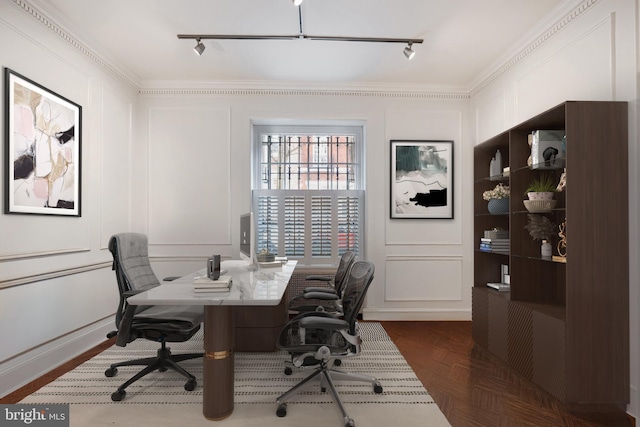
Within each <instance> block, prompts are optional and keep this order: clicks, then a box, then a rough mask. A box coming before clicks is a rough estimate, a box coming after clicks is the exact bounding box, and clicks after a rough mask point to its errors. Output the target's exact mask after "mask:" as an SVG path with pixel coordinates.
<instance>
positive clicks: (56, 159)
mask: <svg viewBox="0 0 640 427" xmlns="http://www.w3.org/2000/svg"><path fill="white" fill-rule="evenodd" d="M4 81H5V86H4V87H5V91H6V93H5V113H6V115H5V127H6V152H5V158H6V161H7V168H6V171H7V176H6V180H5V183H6V189H5V194H6V198H5V213H19V214H43V215H67V216H80V196H81V192H80V184H81V182H80V177H81V174H80V172H81V169H80V160H81V153H80V147H81V141H80V136H81V122H82V107H80V105H78V104H76V103H74V102H72V101H70V100H68V99H66V98H64V97H62V96H60V95H58V94H56V93H54V92H52V91H50V90H49V89H47V88H45V87H44V86H42V85H40V84H38V83H36V82H34V81H32V80H29V79H28V78H26V77H24V76H22V75H20V74H18V73H16V72H14V71H12V70H10V69H8V68H5V79H4Z"/></svg>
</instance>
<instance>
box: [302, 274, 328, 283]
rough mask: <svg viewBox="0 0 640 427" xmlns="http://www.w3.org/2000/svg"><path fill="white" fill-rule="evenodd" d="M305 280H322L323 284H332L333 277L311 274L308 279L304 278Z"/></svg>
mask: <svg viewBox="0 0 640 427" xmlns="http://www.w3.org/2000/svg"><path fill="white" fill-rule="evenodd" d="M304 280H320V281H322V282H330V281H332V280H333V277H331V276H323V275H320V274H311V275H309V276H307V277H305V278H304Z"/></svg>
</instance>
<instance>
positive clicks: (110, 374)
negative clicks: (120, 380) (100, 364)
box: [104, 368, 118, 377]
mask: <svg viewBox="0 0 640 427" xmlns="http://www.w3.org/2000/svg"><path fill="white" fill-rule="evenodd" d="M117 373H118V369H117V368H109V369H107V370H106V371H104V376H105V377H113V376H115V375H116V374H117Z"/></svg>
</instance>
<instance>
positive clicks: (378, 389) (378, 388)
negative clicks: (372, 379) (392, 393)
mask: <svg viewBox="0 0 640 427" xmlns="http://www.w3.org/2000/svg"><path fill="white" fill-rule="evenodd" d="M373 391H374V393H376V394H380V393H382V386H381V385H380V384H379V383H376V384H374V385H373Z"/></svg>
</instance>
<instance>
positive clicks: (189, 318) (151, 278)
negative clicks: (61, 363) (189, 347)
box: [104, 233, 203, 401]
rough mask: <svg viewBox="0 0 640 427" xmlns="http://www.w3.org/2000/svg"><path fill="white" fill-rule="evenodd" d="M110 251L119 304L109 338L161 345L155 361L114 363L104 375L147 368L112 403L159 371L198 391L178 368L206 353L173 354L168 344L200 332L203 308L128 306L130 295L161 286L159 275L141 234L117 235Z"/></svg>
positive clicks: (120, 342)
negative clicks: (179, 377)
mask: <svg viewBox="0 0 640 427" xmlns="http://www.w3.org/2000/svg"><path fill="white" fill-rule="evenodd" d="M109 251H111V254H112V255H113V270H115V272H116V279H117V283H118V290H119V291H120V303H119V304H118V311H117V312H116V328H117V330H116V331H112V332H110V333H109V334H108V335H107V337H108V338H111V337H114V336H116V335H117V339H116V345H118V346H120V347H124V346H126V345H127V344H128V343H130V342H132V341H134V340H135V339H137V338H145V339H148V340H152V341H156V342H159V343H160V349H158V354H157V356H156V357H148V358H144V359H136V360H129V361H126V362H119V363H114V364H113V365H111V366H110V367H109V369H107V370H106V371H105V373H104V374H105V375H106V376H107V377H113V376H114V375H116V373H117V372H118V369H117V368H118V367H120V366H145V368H144V369H143V370H141V371H140V372H138V373H137V374H136V375H134V376H133V377H131V378H130V379H129V380H128V381H126V382H125V383H124V384H122V385H121V386H120V387H118V390H116V391H115V392H114V393H113V394H112V395H111V400H113V401H120V400H122V399H123V398H124V396H125V395H126V391H125V389H126V388H127V387H128V386H129V385H131V384H132V383H134V382H135V381H137V380H139V379H140V378H142V377H144V376H145V375H147V374H148V373H150V372H153V371H155V370H156V369H157V370H159V371H160V372H164V371H166V370H167V369H171V370H174V371H176V372H178V373H180V374H181V375H183V376H184V377H186V378H187V379H188V380H187V383H186V384H185V386H184V388H185V390H187V391H191V390H193V389H195V387H196V378H195V376H193V375H191V374H190V373H189V372H187V371H186V370H185V369H184V368H182V367H181V366H180V365H178V363H177V362H180V361H183V360H187V359H194V358H197V357H202V355H203V353H189V354H171V349H170V348H168V347H167V346H166V343H167V342H183V341H187V340H189V339H190V338H191V337H193V335H194V334H195V333H196V332H197V331H198V330H199V329H200V324H201V323H202V320H203V308H202V307H191V306H136V305H129V304H127V298H128V297H130V296H131V295H135V294H137V293H140V292H143V291H145V290H148V289H151V288H153V287H155V286H158V285H159V284H160V282H159V281H158V279H157V277H156V275H155V274H154V273H153V270H152V269H151V265H150V264H149V254H148V244H147V236H146V235H144V234H138V233H122V234H116V235H114V236H112V237H111V239H110V240H109Z"/></svg>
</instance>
